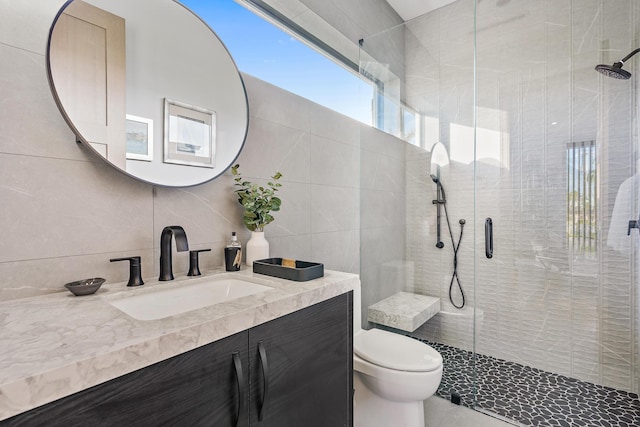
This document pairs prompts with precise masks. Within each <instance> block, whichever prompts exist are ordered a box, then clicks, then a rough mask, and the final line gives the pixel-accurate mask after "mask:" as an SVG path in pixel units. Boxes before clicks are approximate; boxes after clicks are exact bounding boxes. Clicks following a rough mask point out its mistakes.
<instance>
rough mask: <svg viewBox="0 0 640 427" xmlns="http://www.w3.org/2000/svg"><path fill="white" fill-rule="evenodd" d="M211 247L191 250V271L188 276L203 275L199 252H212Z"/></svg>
mask: <svg viewBox="0 0 640 427" xmlns="http://www.w3.org/2000/svg"><path fill="white" fill-rule="evenodd" d="M210 251H211V249H198V250H194V251H189V272H188V273H187V276H201V275H202V273H200V265H199V258H198V254H200V252H210Z"/></svg>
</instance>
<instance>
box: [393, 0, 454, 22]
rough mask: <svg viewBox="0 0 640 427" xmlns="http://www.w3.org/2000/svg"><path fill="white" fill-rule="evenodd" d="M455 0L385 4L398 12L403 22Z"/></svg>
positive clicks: (402, 1) (400, 0)
mask: <svg viewBox="0 0 640 427" xmlns="http://www.w3.org/2000/svg"><path fill="white" fill-rule="evenodd" d="M454 1H455V0H387V3H389V4H390V5H391V7H392V8H394V9H395V11H396V12H398V15H400V17H401V18H402V19H403V20H404V21H409V20H411V19H413V18H415V17H417V16H420V15H423V14H425V13H427V12H431V11H432V10H435V9H438V8H441V7H442V6H446V5H448V4H449V3H453V2H454Z"/></svg>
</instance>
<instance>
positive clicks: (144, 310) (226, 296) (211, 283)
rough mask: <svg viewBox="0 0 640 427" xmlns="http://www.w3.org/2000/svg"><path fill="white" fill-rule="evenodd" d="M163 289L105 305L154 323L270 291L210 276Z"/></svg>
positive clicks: (117, 297)
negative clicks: (154, 321)
mask: <svg viewBox="0 0 640 427" xmlns="http://www.w3.org/2000/svg"><path fill="white" fill-rule="evenodd" d="M166 286H167V287H165V288H163V285H157V286H156V287H154V288H152V289H149V290H148V291H147V290H146V289H144V290H141V292H136V293H135V294H134V295H127V293H126V292H125V293H123V294H121V295H115V296H113V297H111V298H108V299H107V302H108V303H109V304H111V305H112V306H114V307H115V308H117V309H118V310H120V311H122V312H124V313H126V314H128V315H129V316H131V317H133V318H134V319H138V320H157V319H163V318H165V317H170V316H175V315H177V314H181V313H186V312H189V311H192V310H197V309H199V308H204V307H209V306H212V305H215V304H219V303H221V302H225V301H230V300H234V299H237V298H241V297H245V296H248V295H254V294H258V293H261V292H266V291H269V290H271V289H273V288H271V287H269V286H264V285H260V284H257V283H253V282H249V281H247V280H243V279H240V278H235V277H229V276H211V277H203V278H199V279H191V280H186V281H182V282H178V283H168V284H167V285H166Z"/></svg>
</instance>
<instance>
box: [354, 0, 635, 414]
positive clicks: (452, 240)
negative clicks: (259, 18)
mask: <svg viewBox="0 0 640 427" xmlns="http://www.w3.org/2000/svg"><path fill="white" fill-rule="evenodd" d="M638 47H640V2H637V1H634V0H619V1H615V2H607V1H596V0H588V1H571V0H553V1H551V0H545V1H534V2H532V1H526V0H458V1H454V2H451V3H449V4H447V5H445V6H443V7H441V8H439V9H436V10H433V11H432V12H429V13H427V14H425V15H422V16H419V17H417V18H415V19H413V20H411V21H408V22H406V23H405V24H403V25H401V26H398V27H394V28H391V29H389V30H387V31H385V32H384V33H381V34H377V35H374V36H371V37H368V38H366V39H364V40H362V42H361V51H360V72H361V74H362V75H363V76H364V77H366V78H368V79H370V80H372V81H373V82H374V83H375V86H376V97H375V102H374V112H373V121H374V123H375V124H376V126H377V127H378V128H379V129H381V130H384V131H385V132H388V133H392V134H394V135H396V136H398V137H399V138H400V139H403V140H404V141H406V143H405V144H404V148H403V150H404V152H403V153H402V162H403V163H404V170H403V171H404V176H403V184H404V185H403V189H402V190H401V191H400V190H397V191H396V193H398V194H394V196H393V197H395V198H396V199H402V201H403V202H404V203H403V206H402V209H397V212H396V217H395V219H394V227H395V229H396V231H397V232H398V233H401V236H402V239H401V240H402V241H401V242H400V243H398V242H395V243H394V245H395V246H397V247H396V248H394V249H395V250H396V251H397V252H396V253H395V254H394V255H393V256H390V257H388V258H387V259H382V258H381V257H380V256H379V254H377V252H376V249H375V248H376V245H377V244H379V243H378V242H379V240H376V239H375V238H373V237H371V233H372V232H373V231H368V230H366V225H367V223H366V218H364V217H363V218H362V221H361V222H362V224H363V230H362V237H361V254H362V255H361V257H362V259H361V270H362V275H361V276H362V286H363V288H362V289H363V301H362V303H363V310H364V311H365V312H366V308H367V306H369V305H371V304H373V303H375V302H377V301H379V300H381V299H384V298H386V297H388V296H390V295H393V294H394V293H396V292H399V291H405V292H413V293H417V294H423V295H429V296H434V297H438V298H440V302H441V304H440V305H441V307H440V312H439V313H438V314H437V315H436V316H434V317H433V318H431V319H430V320H429V321H427V322H426V323H425V324H424V325H423V326H421V327H420V328H418V329H417V330H415V331H413V332H411V333H410V335H412V336H415V337H416V338H419V339H423V340H425V341H426V342H428V343H429V344H431V345H433V346H434V347H435V348H436V349H438V350H439V351H441V353H442V354H443V357H444V358H445V371H446V370H447V369H448V370H449V373H448V375H445V378H444V379H443V384H442V385H441V388H440V390H439V392H438V394H439V395H440V396H442V397H445V398H450V396H451V394H452V393H454V394H455V395H458V396H461V398H462V403H463V404H464V405H467V406H470V407H474V408H476V409H480V410H483V411H489V412H492V413H497V414H499V415H501V416H504V417H507V418H511V419H515V420H518V421H520V422H524V421H527V418H526V417H527V416H529V417H530V418H531V417H532V418H535V417H536V416H540V412H539V411H538V410H537V409H536V408H533V409H531V408H529V406H528V405H530V403H523V401H522V400H521V399H520V397H519V395H518V392H519V391H518V390H517V389H518V387H520V386H521V388H522V389H523V390H524V389H527V390H529V393H530V392H531V389H532V388H540V387H541V386H540V385H539V384H536V383H535V382H536V381H537V379H539V378H538V377H542V378H543V381H544V382H545V387H546V391H545V392H544V393H546V396H547V397H548V396H552V397H549V399H552V398H557V397H558V396H557V395H554V394H553V393H554V392H556V391H557V390H556V388H555V385H556V384H557V383H563V382H571V381H574V380H575V381H579V384H582V383H586V384H589V385H595V386H598V387H603V390H609V389H613V390H616V391H620V392H622V393H623V394H624V393H626V394H627V395H628V396H630V397H631V398H633V399H636V400H637V395H636V394H637V393H638V390H639V388H640V371H639V367H640V363H639V361H638V357H639V354H638V344H639V342H640V341H639V340H638V331H639V329H640V328H639V315H638V311H639V310H638V308H639V305H640V303H639V298H640V292H638V259H639V258H638V244H639V243H640V237H639V230H638V229H637V221H638V215H639V210H638V206H639V197H638V195H639V194H638V190H639V188H640V187H639V185H640V178H639V176H640V175H639V174H640V163H639V162H638V160H639V159H640V153H639V148H640V147H639V144H638V139H639V137H638V134H639V131H640V127H639V126H640V125H639V120H638V113H639V112H638V104H639V103H638V86H639V85H638V84H639V80H638V79H639V78H640V62H639V61H640V55H638V56H637V57H632V58H630V59H628V60H627V61H626V63H624V64H623V68H624V70H627V71H628V72H630V73H631V77H630V78H629V79H615V78H611V77H609V76H605V75H603V74H600V73H598V72H596V70H595V69H594V68H595V66H596V65H598V64H608V65H609V66H610V65H611V64H613V63H614V62H616V61H619V60H620V59H621V58H623V57H625V56H626V55H627V54H629V53H630V52H632V51H633V50H634V49H636V48H638ZM368 143H369V142H368V140H367V139H366V138H364V137H363V139H362V141H361V144H362V149H363V153H365V150H366V149H367V144H368ZM433 147H444V149H445V152H446V156H445V157H446V159H445V160H446V161H442V160H436V159H434V158H432V157H435V156H434V153H433ZM366 161H367V159H366V156H363V160H362V162H363V164H362V166H361V168H362V170H363V173H365V172H366V170H367V167H366V165H365V162H366ZM433 164H435V165H437V166H440V167H439V169H437V170H438V173H439V176H437V177H435V178H436V179H434V177H433V176H432V175H433V171H434V170H435V169H433V168H432V167H433ZM365 181H366V180H365V178H364V177H363V183H362V192H363V193H362V195H361V204H362V208H361V212H363V215H366V212H367V210H369V209H371V208H372V204H374V203H375V200H374V198H373V197H372V196H370V195H368V194H367V191H368V189H367V186H366V184H365ZM440 190H443V191H444V195H445V198H446V204H445V203H442V199H441V195H440V194H439V192H440ZM399 193H401V194H399ZM443 205H444V206H443ZM444 207H446V213H445V212H444V210H445V209H442V208H444ZM438 208H440V209H438ZM438 210H440V215H438ZM438 223H440V226H439V227H438ZM401 228H402V230H401ZM438 229H439V230H438ZM461 233H463V235H462V238H461V239H460V234H461ZM438 236H440V237H438ZM378 238H384V237H382V236H378ZM489 240H491V242H490V241H489ZM440 242H441V244H440ZM458 242H459V247H456V244H458ZM490 243H492V245H490ZM491 250H492V252H491ZM490 252H491V253H490ZM489 255H492V256H491V257H489ZM452 279H453V280H452ZM461 290H462V292H464V307H462V308H458V307H459V306H460V305H461V303H462V292H461ZM365 320H366V319H365ZM547 374H549V375H550V376H546V375H547ZM503 377H510V378H511V380H512V381H514V377H515V382H516V383H517V384H516V385H514V384H513V383H510V384H508V385H505V383H503V381H502V380H503ZM549 381H551V383H549ZM550 384H551V385H550ZM562 399H564V397H562ZM548 403H549V402H545V403H544V405H547V404H548ZM541 405H542V404H541ZM544 405H542V406H544ZM569 405H571V402H570V401H569ZM534 406H535V405H534ZM527 411H529V412H530V413H529V414H525V415H524V417H525V418H522V416H523V415H522V414H523V413H524V412H527ZM532 423H533V424H534V425H536V424H535V422H532Z"/></svg>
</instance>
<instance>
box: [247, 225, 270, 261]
mask: <svg viewBox="0 0 640 427" xmlns="http://www.w3.org/2000/svg"><path fill="white" fill-rule="evenodd" d="M265 258H269V242H268V241H267V239H265V238H264V231H252V232H251V239H249V241H248V242H247V266H249V267H253V261H256V260H259V259H265Z"/></svg>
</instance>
